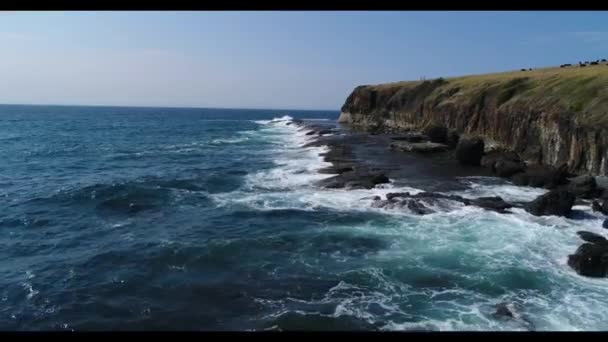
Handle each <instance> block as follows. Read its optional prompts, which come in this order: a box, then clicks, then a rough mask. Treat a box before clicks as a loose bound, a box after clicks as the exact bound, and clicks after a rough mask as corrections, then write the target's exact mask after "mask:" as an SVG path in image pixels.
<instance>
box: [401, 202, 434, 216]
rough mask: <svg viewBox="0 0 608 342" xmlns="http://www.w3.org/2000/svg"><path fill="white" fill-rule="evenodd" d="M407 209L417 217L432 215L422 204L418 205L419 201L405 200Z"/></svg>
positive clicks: (431, 211) (430, 210)
mask: <svg viewBox="0 0 608 342" xmlns="http://www.w3.org/2000/svg"><path fill="white" fill-rule="evenodd" d="M407 208H408V209H409V210H411V211H412V212H413V213H414V214H417V215H426V214H432V213H434V211H433V210H432V209H429V208H427V207H426V206H425V205H424V204H422V203H420V201H417V200H414V199H409V200H407Z"/></svg>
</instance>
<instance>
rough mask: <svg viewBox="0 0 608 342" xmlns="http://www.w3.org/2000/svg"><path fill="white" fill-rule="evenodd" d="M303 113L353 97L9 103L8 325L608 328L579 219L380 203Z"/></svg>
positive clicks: (2, 202) (2, 246) (1, 325)
mask: <svg viewBox="0 0 608 342" xmlns="http://www.w3.org/2000/svg"><path fill="white" fill-rule="evenodd" d="M284 115H289V116H290V117H293V118H302V119H314V120H312V121H315V122H318V123H323V122H332V121H334V120H335V119H336V118H337V116H338V112H323V111H273V110H223V109H222V110H220V109H163V108H113V107H59V106H57V107H52V106H47V107H45V106H0V143H1V145H2V149H1V150H0V161H1V162H0V274H1V275H2V276H1V277H0V297H1V298H0V329H1V330H47V329H66V330H72V329H74V330H110V329H112V330H114V329H128V330H140V329H147V330H150V329H161V330H166V329H172V330H250V329H254V330H263V329H298V330H301V329H305V330H327V329H334V330H358V329H448V330H451V329H465V330H470V329H482V330H493V329H530V326H531V325H532V326H534V328H535V329H558V328H559V327H563V328H566V329H601V328H606V323H605V322H606V320H605V318H606V317H608V313H606V310H605V306H604V305H605V302H606V301H607V299H608V296H606V287H605V284H603V283H598V281H596V280H588V279H581V277H578V276H577V275H576V274H573V273H572V272H571V271H570V270H568V268H567V266H565V263H564V262H563V260H562V259H563V257H564V255H566V254H567V253H568V252H572V251H573V249H575V248H576V246H577V245H578V241H577V239H576V238H575V237H574V236H573V235H574V234H567V233H563V232H562V231H560V230H555V229H553V230H552V231H551V232H550V233H547V231H548V229H547V226H552V227H554V226H556V225H557V226H560V225H562V226H568V225H575V224H578V223H573V222H570V221H568V220H566V219H562V218H551V219H545V220H541V219H535V218H531V217H529V216H528V215H526V214H525V213H520V214H517V215H512V216H510V217H507V216H506V215H500V214H496V213H488V212H484V211H483V210H476V209H462V210H457V211H456V212H451V213H445V214H438V215H431V216H430V217H427V218H419V217H412V216H411V215H410V216H408V215H405V216H404V215H396V214H394V213H383V212H381V211H380V210H371V209H370V208H369V206H368V205H366V204H364V203H362V202H361V200H360V198H362V197H365V196H369V195H373V194H378V193H386V192H388V191H392V190H391V188H390V186H389V188H385V189H373V190H369V191H368V190H354V191H346V190H321V189H318V188H316V187H315V186H314V185H313V183H314V181H315V180H317V179H321V178H324V177H328V175H323V174H318V173H317V172H316V170H318V169H319V168H321V167H323V166H325V165H324V163H323V162H322V160H321V158H320V157H319V156H318V154H319V153H320V152H322V151H324V148H308V149H303V148H301V147H300V146H301V145H302V144H303V143H305V142H306V141H307V140H306V139H309V138H308V137H306V136H305V135H304V133H305V132H300V131H298V130H297V128H295V125H291V126H287V125H285V123H286V122H288V119H289V118H285V120H283V121H271V119H273V118H279V117H283V116H284ZM467 182H468V183H467ZM465 183H466V184H472V185H471V191H474V192H475V191H476V192H478V193H480V194H486V193H492V194H494V193H500V194H501V195H503V196H506V195H508V194H511V195H513V197H514V198H519V197H522V196H523V197H526V196H527V197H526V198H529V197H531V196H532V198H533V195H536V194H537V193H538V191H536V190H529V189H524V188H519V187H514V186H508V185H505V186H502V187H489V186H488V187H484V185H483V184H481V183H480V184H477V183H475V182H472V181H471V180H467V181H465ZM393 190H394V189H393ZM535 191H536V192H535ZM517 196H519V197H517ZM598 220H599V218H598ZM593 224H595V223H593ZM497 232H498V233H497ZM522 260H524V261H522ZM504 300H507V301H510V302H512V303H515V304H516V305H520V306H521V308H522V309H521V312H522V314H521V315H524V316H525V315H527V316H528V318H526V319H523V320H520V321H515V322H504V321H501V320H499V319H496V318H494V317H493V316H492V308H493V305H495V304H496V303H498V302H501V301H504ZM601 307H603V308H604V309H598V308H601ZM530 322H532V323H530Z"/></svg>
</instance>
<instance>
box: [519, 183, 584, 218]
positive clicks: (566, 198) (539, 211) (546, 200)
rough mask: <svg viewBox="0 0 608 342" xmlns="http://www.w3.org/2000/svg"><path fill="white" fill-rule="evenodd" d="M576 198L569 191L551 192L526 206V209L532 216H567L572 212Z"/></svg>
mask: <svg viewBox="0 0 608 342" xmlns="http://www.w3.org/2000/svg"><path fill="white" fill-rule="evenodd" d="M575 199H576V197H575V196H574V194H573V193H571V192H570V191H568V190H564V189H558V190H551V191H549V192H548V193H546V194H544V195H541V196H538V197H537V198H536V199H535V200H533V201H532V202H530V203H528V204H526V206H525V207H524V209H525V210H526V211H527V212H529V213H530V214H532V215H536V216H542V215H557V216H567V215H568V214H570V211H571V210H572V206H573V205H574V201H575Z"/></svg>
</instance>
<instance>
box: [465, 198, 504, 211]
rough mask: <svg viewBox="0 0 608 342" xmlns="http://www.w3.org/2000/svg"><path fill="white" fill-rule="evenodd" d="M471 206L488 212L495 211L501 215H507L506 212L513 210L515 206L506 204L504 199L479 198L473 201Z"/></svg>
mask: <svg viewBox="0 0 608 342" xmlns="http://www.w3.org/2000/svg"><path fill="white" fill-rule="evenodd" d="M471 204H473V205H476V206H478V207H480V208H484V209H487V210H494V211H497V212H499V213H505V212H507V211H506V210H507V209H509V208H512V207H513V205H511V204H509V203H507V202H505V201H504V200H503V199H502V198H500V197H498V196H496V197H479V198H476V199H473V200H471Z"/></svg>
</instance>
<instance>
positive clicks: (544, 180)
mask: <svg viewBox="0 0 608 342" xmlns="http://www.w3.org/2000/svg"><path fill="white" fill-rule="evenodd" d="M567 177H568V174H567V173H566V172H565V170H564V169H560V168H552V167H547V166H531V167H528V168H527V169H526V170H525V171H524V172H521V173H517V174H515V175H513V176H512V177H511V181H512V182H513V183H515V184H516V185H523V186H533V187H538V188H547V189H554V188H556V187H558V186H560V185H563V184H566V183H567V182H568V178H567Z"/></svg>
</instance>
